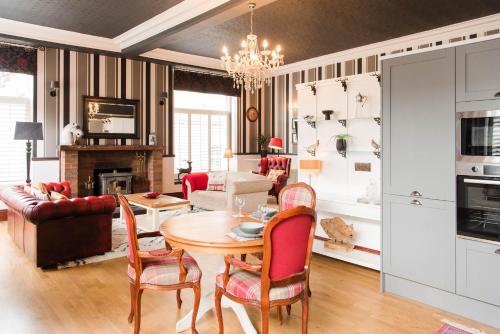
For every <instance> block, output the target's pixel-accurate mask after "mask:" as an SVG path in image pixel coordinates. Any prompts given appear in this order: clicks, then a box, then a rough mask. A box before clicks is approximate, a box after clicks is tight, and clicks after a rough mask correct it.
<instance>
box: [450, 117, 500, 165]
mask: <svg viewBox="0 0 500 334" xmlns="http://www.w3.org/2000/svg"><path fill="white" fill-rule="evenodd" d="M456 136H457V138H456V155H457V161H469V162H483V163H500V110H489V111H468V112H458V113H457V120H456Z"/></svg>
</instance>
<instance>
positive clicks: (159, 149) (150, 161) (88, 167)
mask: <svg viewBox="0 0 500 334" xmlns="http://www.w3.org/2000/svg"><path fill="white" fill-rule="evenodd" d="M59 151H60V152H59V156H60V160H59V163H60V175H61V180H62V181H68V182H69V183H70V185H71V192H72V196H87V195H91V194H92V192H91V191H90V190H89V189H88V187H87V183H88V181H89V179H90V181H92V182H93V183H94V187H96V186H97V181H98V180H95V179H94V170H96V169H101V168H104V169H107V168H110V169H113V168H116V169H120V168H126V169H130V170H131V172H132V174H133V175H134V177H133V184H132V188H133V189H132V191H133V192H146V191H155V192H162V173H163V159H162V156H163V151H164V147H163V146H149V145H61V146H59Z"/></svg>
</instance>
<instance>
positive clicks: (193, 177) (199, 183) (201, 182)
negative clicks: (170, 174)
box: [182, 173, 208, 199]
mask: <svg viewBox="0 0 500 334" xmlns="http://www.w3.org/2000/svg"><path fill="white" fill-rule="evenodd" d="M186 182H189V186H190V187H191V189H190V190H191V192H194V191H196V190H207V186H208V174H207V173H191V174H186V175H184V176H183V177H182V194H183V196H184V199H188V186H187V184H186Z"/></svg>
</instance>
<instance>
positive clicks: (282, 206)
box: [278, 182, 316, 211]
mask: <svg viewBox="0 0 500 334" xmlns="http://www.w3.org/2000/svg"><path fill="white" fill-rule="evenodd" d="M301 205H304V206H307V207H308V208H312V209H315V208H316V192H315V191H314V189H313V188H312V187H311V186H310V185H308V184H307V183H304V182H298V183H291V184H288V185H286V186H285V187H284V188H283V189H281V191H280V193H279V195H278V206H279V211H284V210H288V209H291V208H296V207H298V206H301Z"/></svg>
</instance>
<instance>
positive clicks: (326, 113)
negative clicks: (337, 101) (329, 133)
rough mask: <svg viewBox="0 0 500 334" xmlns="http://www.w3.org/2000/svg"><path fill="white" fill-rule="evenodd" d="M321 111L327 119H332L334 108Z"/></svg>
mask: <svg viewBox="0 0 500 334" xmlns="http://www.w3.org/2000/svg"><path fill="white" fill-rule="evenodd" d="M321 113H322V114H323V115H325V121H329V120H331V115H332V114H333V110H323V111H322V112H321Z"/></svg>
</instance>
